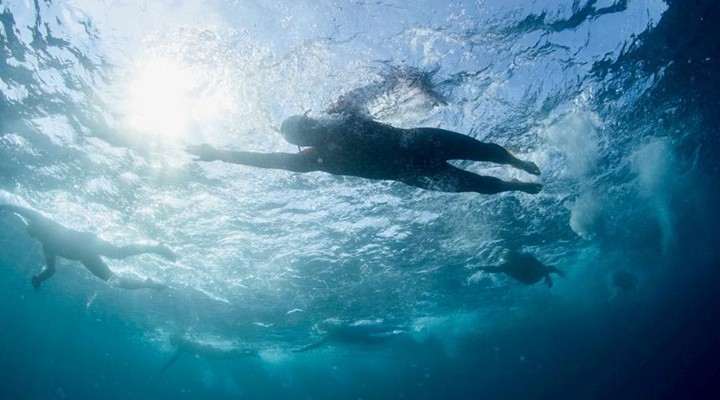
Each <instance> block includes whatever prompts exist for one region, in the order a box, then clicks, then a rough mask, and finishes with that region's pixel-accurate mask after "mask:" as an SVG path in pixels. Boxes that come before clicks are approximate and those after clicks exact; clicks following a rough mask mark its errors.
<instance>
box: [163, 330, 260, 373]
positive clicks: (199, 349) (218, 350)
mask: <svg viewBox="0 0 720 400" xmlns="http://www.w3.org/2000/svg"><path fill="white" fill-rule="evenodd" d="M170 343H171V344H172V345H173V347H175V348H176V350H175V354H173V356H172V358H171V359H170V360H169V361H168V362H167V363H165V365H164V366H163V367H162V369H161V370H160V373H163V372H165V370H167V369H168V368H170V366H171V365H173V364H175V363H176V362H177V360H178V359H180V356H182V354H183V353H188V354H191V355H194V356H197V357H204V358H211V359H221V360H225V359H235V358H247V357H260V354H259V353H258V351H257V350H255V349H247V348H236V347H230V346H225V345H222V344H218V343H211V342H202V341H197V340H191V339H189V338H188V337H186V336H185V335H173V336H171V337H170Z"/></svg>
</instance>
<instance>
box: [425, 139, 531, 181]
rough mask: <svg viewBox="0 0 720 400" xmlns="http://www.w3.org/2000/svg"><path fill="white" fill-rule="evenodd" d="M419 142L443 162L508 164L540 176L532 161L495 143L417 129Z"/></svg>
mask: <svg viewBox="0 0 720 400" xmlns="http://www.w3.org/2000/svg"><path fill="white" fill-rule="evenodd" d="M415 131H417V132H418V133H419V134H420V136H419V137H418V141H419V142H420V143H426V146H429V147H430V148H431V149H432V151H433V152H435V153H436V154H438V156H439V157H440V158H441V159H442V160H443V161H447V160H470V161H487V162H493V163H496V164H506V165H510V166H513V167H515V168H519V169H521V170H523V171H525V172H528V173H530V174H533V175H540V168H538V166H537V165H535V163H533V162H531V161H523V160H521V159H519V158H517V157H515V156H513V155H512V154H510V152H509V151H507V150H506V149H505V148H504V147H502V146H500V145H498V144H495V143H485V142H481V141H479V140H477V139H475V138H472V137H470V136H467V135H463V134H460V133H457V132H453V131H448V130H445V129H438V128H417V129H415Z"/></svg>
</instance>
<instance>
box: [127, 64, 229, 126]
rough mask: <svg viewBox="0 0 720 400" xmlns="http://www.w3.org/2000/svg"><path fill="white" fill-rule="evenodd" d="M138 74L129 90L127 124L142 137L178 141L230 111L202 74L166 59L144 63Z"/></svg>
mask: <svg viewBox="0 0 720 400" xmlns="http://www.w3.org/2000/svg"><path fill="white" fill-rule="evenodd" d="M137 71H138V72H137V75H136V76H135V79H134V80H133V81H132V82H131V83H130V85H129V87H128V96H127V102H128V122H129V123H130V125H131V126H132V128H133V129H135V130H137V131H138V132H141V133H143V134H150V135H153V136H162V137H166V138H179V137H182V136H184V135H185V134H186V133H187V130H188V128H190V127H191V126H192V125H193V123H202V122H207V121H210V120H217V119H220V118H221V117H222V114H223V112H224V111H227V110H228V109H229V107H230V100H229V96H228V95H227V93H224V92H223V91H222V90H214V91H213V90H209V89H208V88H209V87H212V86H213V85H211V84H210V82H207V80H206V79H203V77H202V71H196V70H192V69H190V68H188V67H186V66H184V65H182V64H180V63H177V62H174V61H172V60H168V59H152V60H146V61H144V62H143V63H141V64H140V65H139V66H138V69H137ZM215 86H217V85H215Z"/></svg>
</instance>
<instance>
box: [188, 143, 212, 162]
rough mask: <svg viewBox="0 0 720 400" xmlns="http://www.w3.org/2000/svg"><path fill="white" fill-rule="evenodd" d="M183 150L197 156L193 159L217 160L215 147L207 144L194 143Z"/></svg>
mask: <svg viewBox="0 0 720 400" xmlns="http://www.w3.org/2000/svg"><path fill="white" fill-rule="evenodd" d="M185 150H186V151H187V152H188V153H190V154H192V155H195V156H197V157H195V161H215V160H217V159H218V158H217V152H218V151H217V149H216V148H214V147H212V146H210V145H209V144H195V145H190V146H187V147H186V148H185Z"/></svg>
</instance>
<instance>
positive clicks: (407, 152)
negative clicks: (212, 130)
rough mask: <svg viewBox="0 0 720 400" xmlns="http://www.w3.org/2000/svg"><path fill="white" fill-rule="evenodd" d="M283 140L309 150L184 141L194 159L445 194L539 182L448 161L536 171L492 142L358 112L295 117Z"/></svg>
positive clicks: (529, 187) (531, 189) (535, 186)
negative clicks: (241, 148) (387, 182)
mask: <svg viewBox="0 0 720 400" xmlns="http://www.w3.org/2000/svg"><path fill="white" fill-rule="evenodd" d="M281 132H282V135H283V137H284V138H285V140H287V141H288V142H290V143H292V144H295V145H297V146H303V147H306V148H305V149H303V150H301V151H300V152H298V153H253V152H246V151H228V150H219V149H215V148H213V147H211V146H209V145H206V144H203V145H197V146H189V147H188V152H190V153H191V154H194V155H195V156H197V160H199V161H215V160H219V161H225V162H230V163H235V164H242V165H248V166H253V167H259V168H272V169H283V170H288V171H294V172H310V171H323V172H327V173H330V174H334V175H349V176H357V177H361V178H369V179H385V180H394V181H400V182H403V183H406V184H408V185H411V186H415V187H419V188H423V189H430V190H438V191H444V192H477V193H483V194H494V193H500V192H506V191H514V190H517V191H522V192H525V193H531V194H535V193H538V192H539V191H540V189H541V188H542V185H540V184H539V183H531V182H520V181H517V180H512V181H503V180H501V179H498V178H494V177H489V176H482V175H477V174H475V173H472V172H468V171H465V170H463V169H460V168H457V167H454V166H453V165H451V164H449V163H448V161H449V160H471V161H487V162H493V163H497V164H506V165H510V166H512V167H515V168H519V169H521V170H523V171H525V172H528V173H530V174H533V175H539V174H540V169H539V168H538V167H537V165H535V164H534V163H532V162H530V161H523V160H520V159H518V158H516V157H514V156H513V155H512V154H510V153H509V152H508V151H507V150H505V149H504V148H503V147H501V146H499V145H497V144H494V143H484V142H481V141H479V140H476V139H474V138H471V137H469V136H465V135H462V134H460V133H457V132H452V131H447V130H444V129H437V128H414V129H400V128H395V127H392V126H390V125H386V124H382V123H379V122H376V121H373V120H372V119H370V118H368V117H366V116H364V115H361V114H358V113H336V114H334V115H330V116H328V117H327V118H323V119H313V118H309V117H306V116H299V115H298V116H293V117H290V118H288V119H286V120H285V121H284V122H283V123H282V127H281Z"/></svg>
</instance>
